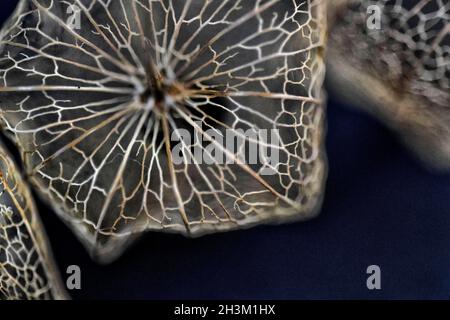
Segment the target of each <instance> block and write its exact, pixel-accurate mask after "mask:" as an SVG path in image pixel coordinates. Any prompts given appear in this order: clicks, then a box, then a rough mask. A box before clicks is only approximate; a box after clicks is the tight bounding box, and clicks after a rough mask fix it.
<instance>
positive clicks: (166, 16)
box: [0, 0, 326, 261]
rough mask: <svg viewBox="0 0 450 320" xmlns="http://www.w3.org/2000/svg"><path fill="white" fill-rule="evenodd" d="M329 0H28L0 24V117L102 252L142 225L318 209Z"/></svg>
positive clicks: (29, 163) (37, 180)
mask: <svg viewBox="0 0 450 320" xmlns="http://www.w3.org/2000/svg"><path fill="white" fill-rule="evenodd" d="M324 7H325V1H323V0H312V1H303V0H291V1H286V0H245V1H243V0H208V1H207V0H172V1H168V0H152V1H145V0H128V1H123V0H117V1H116V0H115V1H102V0H89V1H84V0H79V1H75V0H67V1H49V0H46V1H45V0H23V1H21V3H20V5H19V8H18V10H17V12H16V14H15V15H14V16H13V17H12V19H11V20H10V22H9V24H8V25H7V26H6V27H5V28H4V29H3V31H2V35H3V36H2V40H1V49H0V80H1V85H2V88H0V100H1V102H0V106H1V108H2V110H3V113H2V114H1V117H2V119H1V120H2V122H3V125H4V128H5V130H6V131H7V132H8V133H9V135H10V136H11V137H12V138H13V140H14V141H15V143H16V145H17V146H18V148H19V149H20V151H21V152H22V154H23V156H24V159H23V160H24V163H25V167H26V170H27V172H28V175H29V176H30V177H31V180H32V182H33V184H34V186H35V187H36V189H37V191H38V192H39V193H40V194H41V195H43V196H44V198H45V199H47V201H48V202H49V203H50V204H51V205H52V206H53V207H54V208H55V209H56V211H57V212H58V213H59V215H60V216H61V217H62V218H63V219H64V220H65V221H66V222H67V223H69V225H70V226H71V227H72V228H73V229H74V230H75V231H76V233H77V234H78V236H79V237H80V239H82V241H83V242H84V243H85V244H86V246H87V247H88V248H89V250H90V252H91V253H92V255H93V256H94V257H95V258H97V259H98V260H101V261H108V260H111V259H113V258H114V257H115V256H117V255H118V254H120V253H121V251H122V250H123V249H124V247H125V245H126V244H127V243H129V242H130V240H132V239H133V238H134V237H135V236H136V235H138V234H140V233H142V232H143V231H145V230H156V231H165V232H175V233H181V234H184V235H186V236H199V235H203V234H206V233H213V232H218V231H228V230H233V229H239V228H247V227H250V226H253V225H257V224H261V223H281V222H287V221H294V220H302V219H306V218H310V217H312V216H314V215H315V214H316V213H317V211H318V208H319V206H320V203H321V199H322V194H323V186H324V180H325V176H326V164H325V154H324V150H323V136H324V105H323V101H322V82H323V77H324V63H323V57H322V55H323V45H324V36H325V22H326V21H325V20H326V17H325V10H324ZM186 135H188V136H189V138H190V139H188V138H185V137H186ZM230 138H232V139H231V140H232V141H235V140H236V141H238V140H240V141H241V143H238V142H236V144H235V148H229V145H228V144H225V141H228V140H229V139H230ZM272 155H276V157H275V156H272ZM251 156H258V157H257V158H258V159H257V160H256V161H255V159H254V158H253V162H252V161H248V160H249V157H251ZM274 158H275V159H274ZM250 160H251V159H250Z"/></svg>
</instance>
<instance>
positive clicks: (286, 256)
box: [0, 1, 450, 299]
mask: <svg viewBox="0 0 450 320" xmlns="http://www.w3.org/2000/svg"><path fill="white" fill-rule="evenodd" d="M15 3H16V1H3V2H2V10H1V12H0V16H1V17H0V22H3V21H4V19H5V18H6V17H7V16H8V15H9V14H10V13H11V11H12V10H13V8H14V5H15ZM329 99H330V101H329V106H328V115H329V119H328V121H329V126H328V141H327V148H328V156H329V163H330V172H329V179H328V184H327V193H326V197H325V202H324V207H323V210H322V213H321V215H320V216H319V217H318V218H316V219H314V220H312V221H310V222H306V223H296V224H291V225H283V226H277V227H258V228H254V229H251V230H247V231H238V232H232V233H227V234H217V235H211V236H207V237H203V238H200V239H195V240H188V239H185V238H183V237H180V236H174V235H166V234H159V233H149V234H147V235H146V236H144V237H143V239H142V240H141V241H139V242H138V243H137V244H136V245H135V246H133V247H132V248H131V249H130V250H129V251H128V252H127V253H126V254H125V255H124V256H123V257H122V258H120V259H119V260H118V261H117V262H115V263H113V264H111V265H108V266H99V265H97V264H95V263H93V262H92V261H91V260H90V259H89V257H88V255H87V254H86V252H85V250H84V248H83V247H82V246H81V245H80V244H79V242H78V241H77V240H76V239H75V238H74V236H73V235H72V234H71V232H70V231H69V229H67V228H66V227H65V226H64V225H63V224H62V222H60V220H59V219H58V218H57V217H56V216H55V215H54V214H53V212H52V211H51V210H50V209H49V208H48V207H46V206H45V205H44V204H42V203H40V202H39V203H38V205H39V208H40V213H41V215H42V219H43V220H44V223H45V225H46V228H47V232H48V235H49V238H50V240H51V243H52V246H53V249H54V254H55V257H56V259H57V262H58V264H59V266H60V270H61V273H62V275H63V277H64V278H65V270H66V268H67V266H69V265H73V264H75V265H79V266H80V267H81V270H82V290H80V291H72V292H70V293H71V295H72V296H73V298H74V299H94V298H102V299H103V298H118V299H120V298H124V299H132V298H140V299H195V298H200V299H209V298H211V299H241V298H246V299H318V298H396V299H404V298H415V299H417V298H450V175H449V174H447V175H438V174H432V173H430V172H428V171H427V170H426V169H425V168H424V167H423V166H422V165H421V164H420V163H419V162H417V161H416V160H415V159H414V158H413V157H412V156H411V154H410V153H409V152H407V151H406V150H405V148H404V147H403V146H402V145H401V144H400V143H399V142H398V140H397V138H396V137H395V135H394V134H393V133H392V132H390V131H389V130H387V129H386V128H385V127H383V126H382V125H381V124H379V123H378V122H376V121H375V120H373V119H372V118H370V117H369V116H366V115H365V114H361V113H358V112H357V111H354V110H350V109H348V108H346V107H345V106H343V105H341V104H339V103H338V102H337V101H336V100H335V98H334V97H333V96H330V97H329ZM372 264H376V265H379V266H380V267H381V271H382V290H380V291H369V290H368V289H367V288H366V278H367V274H366V268H367V267H368V266H369V265H372Z"/></svg>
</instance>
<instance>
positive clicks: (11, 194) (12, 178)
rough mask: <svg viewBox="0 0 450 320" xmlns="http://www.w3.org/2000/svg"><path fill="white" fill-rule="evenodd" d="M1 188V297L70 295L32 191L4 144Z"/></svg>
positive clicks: (0, 156) (0, 161) (0, 155)
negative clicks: (59, 270)
mask: <svg viewBox="0 0 450 320" xmlns="http://www.w3.org/2000/svg"><path fill="white" fill-rule="evenodd" d="M0 191H1V195H0V300H4V299H8V300H28V299H33V300H34V299H64V298H66V294H65V291H64V289H63V287H62V285H61V283H60V279H59V275H58V272H57V270H56V268H55V265H54V263H53V258H52V254H51V251H50V247H49V245H48V242H47V238H46V236H45V231H44V229H43V227H42V225H41V222H40V220H39V217H38V216H37V213H36V208H35V206H34V203H33V200H32V198H31V194H30V191H29V190H28V188H27V186H26V185H25V184H24V182H23V181H22V178H21V176H20V173H19V171H18V168H17V167H16V166H15V165H14V163H13V160H12V159H11V157H10V156H9V154H8V153H7V152H6V151H5V149H4V147H3V146H2V145H0Z"/></svg>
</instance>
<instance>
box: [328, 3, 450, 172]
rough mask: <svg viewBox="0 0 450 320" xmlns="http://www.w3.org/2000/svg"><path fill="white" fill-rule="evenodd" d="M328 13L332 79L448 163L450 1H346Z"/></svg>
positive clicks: (429, 157)
mask: <svg viewBox="0 0 450 320" xmlns="http://www.w3.org/2000/svg"><path fill="white" fill-rule="evenodd" d="M378 13H380V14H379V16H377V15H378ZM329 17H330V19H329V21H330V41H329V48H328V65H327V67H328V73H329V75H330V81H329V83H330V85H331V86H332V87H334V89H335V91H336V92H337V93H339V94H341V95H343V96H344V97H345V98H350V99H352V100H353V101H354V102H356V105H359V106H362V107H364V108H366V109H367V110H369V111H370V112H372V113H374V114H376V115H377V116H378V117H380V118H381V119H382V120H383V121H385V122H386V123H387V124H389V125H390V126H391V127H393V128H394V129H396V130H398V131H399V132H400V133H401V135H402V138H403V139H404V140H405V141H406V143H407V144H408V145H409V146H410V147H411V148H413V149H414V150H415V151H417V152H418V154H419V156H420V157H422V158H423V159H424V160H426V161H428V162H429V163H430V164H432V165H433V166H435V167H437V168H441V169H450V85H449V81H450V2H449V1H445V0H411V1H406V0H397V1H392V0H389V1H387V0H379V1H374V0H371V1H360V0H358V1H355V0H347V1H340V2H339V3H337V4H335V5H334V6H333V7H331V8H330V12H329ZM378 18H379V19H380V21H379V22H380V27H381V28H380V29H376V28H375V29H374V28H372V27H373V26H376V24H374V22H376V21H374V20H373V19H378Z"/></svg>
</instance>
